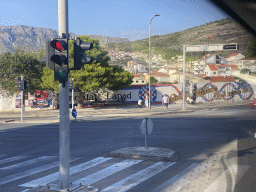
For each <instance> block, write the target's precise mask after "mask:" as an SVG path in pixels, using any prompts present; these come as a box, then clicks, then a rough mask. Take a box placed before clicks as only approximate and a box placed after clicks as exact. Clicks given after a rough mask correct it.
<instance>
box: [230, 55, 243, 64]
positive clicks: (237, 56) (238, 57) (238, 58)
mask: <svg viewBox="0 0 256 192" xmlns="http://www.w3.org/2000/svg"><path fill="white" fill-rule="evenodd" d="M244 57H245V56H244V55H243V54H241V53H233V54H231V55H229V56H228V57H226V60H227V61H228V64H235V63H234V62H235V61H238V60H240V59H242V58H244Z"/></svg>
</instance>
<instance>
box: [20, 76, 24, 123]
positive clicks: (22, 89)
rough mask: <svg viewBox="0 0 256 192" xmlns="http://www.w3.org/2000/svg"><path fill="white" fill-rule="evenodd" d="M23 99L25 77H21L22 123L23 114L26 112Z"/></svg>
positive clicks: (21, 119)
mask: <svg viewBox="0 0 256 192" xmlns="http://www.w3.org/2000/svg"><path fill="white" fill-rule="evenodd" d="M23 97H24V76H23V75H21V116H20V122H22V121H23V112H24V102H23Z"/></svg>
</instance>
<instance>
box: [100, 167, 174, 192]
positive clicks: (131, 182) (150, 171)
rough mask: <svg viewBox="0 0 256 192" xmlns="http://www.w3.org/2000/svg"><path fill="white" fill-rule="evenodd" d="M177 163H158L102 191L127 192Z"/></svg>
mask: <svg viewBox="0 0 256 192" xmlns="http://www.w3.org/2000/svg"><path fill="white" fill-rule="evenodd" d="M175 163H176V162H170V163H166V162H158V163H155V164H154V165H152V166H150V167H148V168H146V169H143V170H142V171H139V172H137V173H135V174H133V175H131V176H129V177H127V178H125V179H123V180H121V181H119V182H117V183H115V184H113V185H111V186H109V187H107V188H105V189H103V190H102V192H115V191H116V192H120V191H127V190H129V189H131V188H132V187H134V186H136V185H138V184H140V183H141V182H143V181H145V180H147V179H149V178H150V177H152V176H154V175H156V174H157V173H160V172H161V171H163V170H164V169H167V168H168V167H170V166H172V165H173V164H175Z"/></svg>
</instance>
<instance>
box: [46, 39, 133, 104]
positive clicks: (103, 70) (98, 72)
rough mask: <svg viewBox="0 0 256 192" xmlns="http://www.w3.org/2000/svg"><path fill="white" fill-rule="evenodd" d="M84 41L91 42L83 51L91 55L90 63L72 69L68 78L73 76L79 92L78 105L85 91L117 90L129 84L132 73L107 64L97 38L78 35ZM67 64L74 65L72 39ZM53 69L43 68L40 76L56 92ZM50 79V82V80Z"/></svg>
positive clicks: (105, 53)
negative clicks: (88, 48)
mask: <svg viewBox="0 0 256 192" xmlns="http://www.w3.org/2000/svg"><path fill="white" fill-rule="evenodd" d="M79 38H80V39H81V40H82V41H84V42H92V43H93V49H91V50H88V51H85V54H86V55H88V56H92V57H93V62H92V63H91V64H85V65H84V66H83V67H82V68H81V70H72V71H71V72H70V79H71V78H74V82H75V83H74V87H75V88H76V89H77V90H78V92H79V98H80V99H79V106H81V105H82V104H83V96H84V92H86V91H93V90H95V89H98V88H108V89H110V90H119V89H121V88H123V87H127V86H130V85H131V83H132V79H133V74H131V73H129V72H127V71H124V70H123V69H122V68H120V67H118V66H109V65H108V61H109V60H110V58H109V57H108V55H107V51H105V50H104V49H103V48H102V47H101V46H100V43H99V40H98V39H92V38H90V37H88V36H79ZM69 66H70V68H72V67H73V66H74V47H73V41H69ZM53 79H54V74H53V71H51V70H50V71H49V69H44V75H43V77H42V86H44V87H45V88H49V89H54V90H55V91H56V92H58V87H59V86H58V84H59V83H58V82H54V80H53ZM50 81H51V82H50Z"/></svg>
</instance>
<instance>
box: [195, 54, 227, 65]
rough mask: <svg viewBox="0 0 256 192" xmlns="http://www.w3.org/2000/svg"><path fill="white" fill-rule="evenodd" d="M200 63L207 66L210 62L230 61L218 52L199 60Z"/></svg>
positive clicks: (224, 62) (223, 62)
mask: <svg viewBox="0 0 256 192" xmlns="http://www.w3.org/2000/svg"><path fill="white" fill-rule="evenodd" d="M199 64H200V65H202V66H204V67H206V65H209V64H216V65H218V64H228V61H227V60H225V59H224V58H223V57H221V56H219V55H217V54H216V53H212V54H207V55H205V56H204V57H202V58H201V59H200V60H199Z"/></svg>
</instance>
